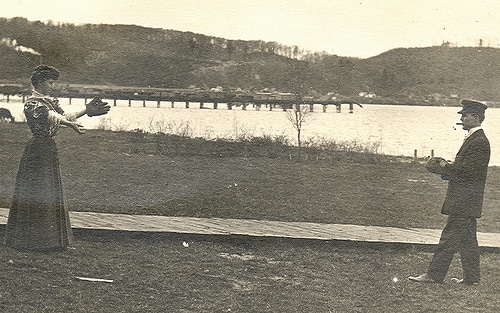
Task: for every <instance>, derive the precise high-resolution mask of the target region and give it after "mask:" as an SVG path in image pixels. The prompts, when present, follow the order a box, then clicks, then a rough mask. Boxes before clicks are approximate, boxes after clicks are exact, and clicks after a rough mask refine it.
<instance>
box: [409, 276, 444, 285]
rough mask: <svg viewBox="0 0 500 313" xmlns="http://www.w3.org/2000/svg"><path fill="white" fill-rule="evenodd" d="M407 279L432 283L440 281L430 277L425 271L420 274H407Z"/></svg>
mask: <svg viewBox="0 0 500 313" xmlns="http://www.w3.org/2000/svg"><path fill="white" fill-rule="evenodd" d="M408 279H409V280H411V281H415V282H418V283H434V284H439V283H441V282H440V281H436V280H434V279H432V278H431V277H430V276H429V274H427V273H425V274H422V275H420V276H409V277H408Z"/></svg>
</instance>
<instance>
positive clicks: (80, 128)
mask: <svg viewBox="0 0 500 313" xmlns="http://www.w3.org/2000/svg"><path fill="white" fill-rule="evenodd" d="M61 125H64V126H68V127H69V128H71V129H72V130H74V131H75V132H77V133H79V134H80V135H81V134H85V130H84V129H83V125H80V124H78V123H75V122H70V121H68V120H62V121H61Z"/></svg>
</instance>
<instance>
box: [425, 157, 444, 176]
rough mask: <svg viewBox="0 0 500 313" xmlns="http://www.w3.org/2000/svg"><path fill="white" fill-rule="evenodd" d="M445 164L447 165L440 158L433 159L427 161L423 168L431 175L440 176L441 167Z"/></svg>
mask: <svg viewBox="0 0 500 313" xmlns="http://www.w3.org/2000/svg"><path fill="white" fill-rule="evenodd" d="M446 164H448V162H447V161H446V160H445V159H443V158H441V157H433V158H430V159H429V160H428V161H427V163H426V164H425V168H426V169H427V170H428V171H429V172H431V173H434V174H442V173H443V167H444V166H446Z"/></svg>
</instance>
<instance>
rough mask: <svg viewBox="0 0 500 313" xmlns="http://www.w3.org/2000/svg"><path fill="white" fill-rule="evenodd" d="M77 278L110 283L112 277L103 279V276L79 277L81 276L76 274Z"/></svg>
mask: <svg viewBox="0 0 500 313" xmlns="http://www.w3.org/2000/svg"><path fill="white" fill-rule="evenodd" d="M76 278H77V279H79V280H85V281H94V282H101V283H112V282H113V280H112V279H103V278H91V277H81V276H76Z"/></svg>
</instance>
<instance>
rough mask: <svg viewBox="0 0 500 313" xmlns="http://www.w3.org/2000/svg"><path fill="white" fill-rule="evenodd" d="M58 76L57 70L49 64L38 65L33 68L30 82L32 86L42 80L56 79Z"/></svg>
mask: <svg viewBox="0 0 500 313" xmlns="http://www.w3.org/2000/svg"><path fill="white" fill-rule="evenodd" d="M58 78H59V71H58V70H57V69H56V68H55V67H52V66H50V65H38V66H37V67H35V69H34V70H33V74H32V75H31V84H32V85H33V86H38V84H40V83H41V82H42V81H45V80H48V79H53V80H57V79H58Z"/></svg>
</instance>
